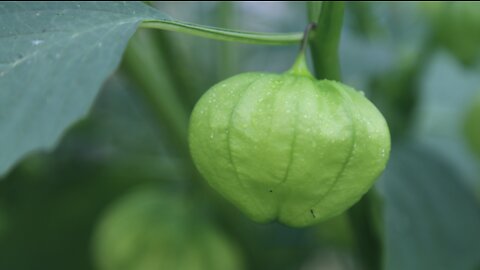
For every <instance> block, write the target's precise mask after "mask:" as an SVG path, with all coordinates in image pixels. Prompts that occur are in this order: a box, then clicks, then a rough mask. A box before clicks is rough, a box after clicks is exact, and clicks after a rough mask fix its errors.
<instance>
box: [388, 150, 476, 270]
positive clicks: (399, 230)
mask: <svg viewBox="0 0 480 270" xmlns="http://www.w3.org/2000/svg"><path fill="white" fill-rule="evenodd" d="M461 177H462V176H461V174H459V173H458V172H457V171H456V170H455V169H454V167H452V166H451V164H450V163H449V162H448V161H447V160H446V159H444V158H442V156H441V155H439V154H438V153H437V152H435V151H432V150H431V149H430V148H429V147H426V146H425V145H422V144H418V143H410V144H404V145H401V146H400V147H397V148H394V149H393V150H392V156H391V159H390V162H389V166H388V168H387V170H386V171H385V174H384V176H383V178H382V180H381V182H380V183H379V187H380V190H381V192H382V193H383V195H384V198H385V226H386V228H385V234H386V243H385V248H386V250H385V255H386V258H385V266H386V268H385V269H388V270H404V269H409V270H424V269H436V270H450V269H456V270H471V269H474V267H475V266H477V265H478V264H479V263H480V253H479V250H480V230H479V228H480V205H479V204H478V202H477V201H476V200H475V197H474V193H473V192H472V191H471V190H468V189H467V188H466V187H465V185H464V184H463V183H462V181H461V180H460V179H459V178H461Z"/></svg>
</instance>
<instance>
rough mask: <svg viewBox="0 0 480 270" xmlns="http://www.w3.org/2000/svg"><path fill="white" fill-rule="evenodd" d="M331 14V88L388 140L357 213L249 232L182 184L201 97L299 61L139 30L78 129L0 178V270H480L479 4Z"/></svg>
mask: <svg viewBox="0 0 480 270" xmlns="http://www.w3.org/2000/svg"><path fill="white" fill-rule="evenodd" d="M152 5H153V6H155V7H156V8H158V9H160V10H162V11H163V12H165V13H166V14H168V15H170V16H172V17H174V18H177V19H180V20H184V21H188V22H194V23H198V24H204V25H211V26H219V27H226V28H233V29H243V30H252V31H265V32H294V31H302V30H303V28H304V27H305V25H306V23H307V19H306V18H307V15H306V14H307V7H306V3H305V2H234V3H232V2H152ZM345 12H346V13H345V18H344V26H343V32H342V38H341V45H340V59H341V67H342V77H343V81H344V82H345V83H347V84H349V85H351V86H353V87H354V88H356V89H358V90H362V91H364V92H365V93H366V96H367V97H369V98H370V99H371V100H372V101H373V102H374V103H375V104H376V105H377V106H378V108H379V109H380V110H381V111H382V113H383V114H384V115H385V117H386V118H387V121H388V124H389V126H390V128H391V132H392V139H393V142H392V144H393V148H392V154H391V159H390V162H389V165H388V167H387V169H386V171H385V173H384V174H383V176H382V177H381V179H380V180H379V181H378V182H377V185H376V186H375V188H374V189H373V190H372V191H371V193H370V195H369V196H368V201H367V200H363V201H362V202H361V203H360V204H359V205H357V206H355V207H354V208H353V210H351V211H350V213H348V214H347V213H346V214H343V215H341V216H339V217H337V218H334V219H332V220H329V221H327V222H324V223H321V224H319V225H317V226H313V227H310V228H306V229H292V228H288V227H286V226H283V225H280V224H276V223H272V224H256V223H253V222H251V221H250V220H248V219H247V218H246V217H244V216H243V215H242V214H241V213H240V212H239V210H237V209H236V208H234V207H233V206H232V205H230V204H229V203H228V202H227V201H226V200H224V199H222V198H221V197H220V196H219V195H217V194H216V193H215V192H213V191H212V190H211V189H210V188H209V187H208V186H207V185H206V183H205V182H204V181H203V180H202V179H201V178H199V176H198V174H197V173H196V171H195V170H193V169H192V164H191V161H190V160H189V158H188V149H186V146H185V141H184V140H183V136H182V135H184V133H185V123H186V121H187V120H188V114H189V113H190V111H191V109H192V108H193V105H194V104H195V102H196V100H197V99H198V98H199V97H200V96H201V94H202V93H203V92H204V91H206V90H207V89H208V88H209V87H210V86H212V85H213V84H214V83H216V82H218V81H220V80H223V79H225V78H227V77H229V76H232V75H235V74H238V73H241V72H246V71H265V72H283V71H285V70H286V69H288V68H289V67H290V65H291V64H292V63H293V60H294V58H295V56H296V54H297V51H298V46H266V45H264V46H261V45H245V44H237V43H226V42H219V41H213V40H208V39H202V38H198V37H192V36H188V35H184V34H178V33H172V32H168V33H167V32H161V31H156V30H139V31H138V32H137V34H136V35H135V36H134V38H133V39H132V40H131V42H130V46H129V48H128V49H127V52H126V54H125V58H124V61H123V63H122V65H121V67H120V68H119V69H118V71H117V72H116V73H115V74H114V75H112V77H111V78H110V79H109V80H108V81H107V82H106V83H105V85H104V88H103V90H102V91H101V94H100V95H99V96H98V98H97V101H96V103H95V106H94V107H93V109H92V110H91V113H90V115H89V116H88V118H86V119H84V120H82V121H81V122H79V123H78V124H76V125H75V126H74V127H72V128H71V129H70V130H69V131H68V133H67V134H65V136H64V138H63V140H62V142H61V143H60V145H59V146H58V147H57V148H56V150H55V151H53V152H52V153H34V154H32V155H30V156H29V157H28V158H27V159H25V160H24V161H23V162H21V163H19V164H18V165H17V166H16V167H15V168H14V169H13V170H12V171H11V172H10V173H9V174H8V175H7V176H5V177H4V178H3V179H0V269H5V270H17V269H18V270H20V269H51V270H53V269H72V270H75V269H79V270H80V269H82V270H83V269H99V270H104V269H105V270H110V269H120V270H121V269H125V270H128V269H132V270H133V269H135V270H136V269H139V270H140V269H141V270H156V269H173V270H175V269H186V270H190V269H198V270H203V269H213V270H215V269H219V270H220V269H227V270H228V269H302V270H303V269H304V270H309V269H326V270H329V269H331V270H340V269H364V270H370V269H389V270H390V269H394V270H396V269H399V270H400V269H402V270H410V269H412V270H415V269H421V270H430V269H435V270H438V269H446V270H447V269H448V270H450V269H460V270H461V269H465V270H469V269H471V270H478V269H480V4H479V3H438V2H437V3H401V2H397V3H375V2H349V3H346V10H345ZM140 66H142V67H143V68H144V70H141V71H139V67H140ZM145 70H147V71H145ZM145 77H147V78H150V79H151V78H154V79H153V82H154V83H145ZM150 81H151V80H150ZM145 89H149V90H151V91H149V90H145ZM152 92H153V93H159V94H156V95H152V94H151V93H152ZM165 106H173V107H174V108H176V110H178V113H177V114H175V116H174V119H176V121H173V122H172V121H171V120H168V119H172V117H169V118H167V117H165V114H164V113H163V111H162V108H164V107H165Z"/></svg>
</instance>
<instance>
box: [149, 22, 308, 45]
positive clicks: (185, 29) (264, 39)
mask: <svg viewBox="0 0 480 270" xmlns="http://www.w3.org/2000/svg"><path fill="white" fill-rule="evenodd" d="M140 27H142V28H154V29H161V30H167V31H175V32H180V33H186V34H191V35H195V36H200V37H204V38H211V39H216V40H223V41H235V42H242V43H250V44H267V45H288V44H295V43H298V42H299V41H300V40H302V36H303V33H283V34H281V33H260V32H246V31H237V30H230V29H223V28H217V27H211V26H201V25H195V24H191V23H187V22H179V21H169V20H147V21H144V22H142V23H141V24H140Z"/></svg>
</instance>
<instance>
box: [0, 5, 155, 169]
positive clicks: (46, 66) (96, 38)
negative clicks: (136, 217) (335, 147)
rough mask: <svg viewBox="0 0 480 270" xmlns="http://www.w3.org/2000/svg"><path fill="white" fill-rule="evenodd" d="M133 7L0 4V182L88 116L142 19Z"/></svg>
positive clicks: (149, 12)
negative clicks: (31, 154) (28, 155)
mask: <svg viewBox="0 0 480 270" xmlns="http://www.w3.org/2000/svg"><path fill="white" fill-rule="evenodd" d="M162 16H163V15H161V14H160V13H158V12H156V11H155V10H154V9H151V8H149V7H148V6H146V5H144V4H142V3H136V2H125V3H117V2H102V3H95V2H80V3H73V2H48V3H47V2H31V3H21V2H7V3H2V4H0V25H1V26H0V40H1V42H0V149H1V150H0V151H1V155H0V174H2V173H4V172H5V171H6V170H8V168H9V167H11V166H12V164H14V162H16V161H17V160H18V159H20V158H21V157H22V156H24V155H25V154H26V153H28V152H30V151H32V150H36V149H48V148H51V147H52V146H54V145H55V144H56V142H57V141H58V139H59V137H60V136H61V134H62V133H63V131H64V130H65V128H67V127H68V126H69V125H71V124H72V123H73V122H74V121H76V120H78V119H79V118H81V117H83V116H84V115H85V114H86V113H87V111H88V110H89V108H90V106H91V105H92V102H93V100H94V98H95V96H96V95H97V93H98V90H99V89H100V87H101V85H102V83H103V82H104V80H105V79H106V78H107V77H108V76H109V75H110V74H111V73H112V72H113V71H114V69H115V68H116V67H117V65H118V63H119V61H120V59H121V56H122V53H123V50H124V49H125V46H126V44H127V41H128V40H129V38H130V37H131V35H132V34H133V33H134V31H135V29H136V27H137V24H138V23H139V22H140V21H142V20H143V19H145V18H162Z"/></svg>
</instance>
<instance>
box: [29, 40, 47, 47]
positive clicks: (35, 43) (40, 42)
mask: <svg viewBox="0 0 480 270" xmlns="http://www.w3.org/2000/svg"><path fill="white" fill-rule="evenodd" d="M43 42H45V41H43V40H40V39H35V40H32V45H33V46H37V45H40V44H42V43H43Z"/></svg>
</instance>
